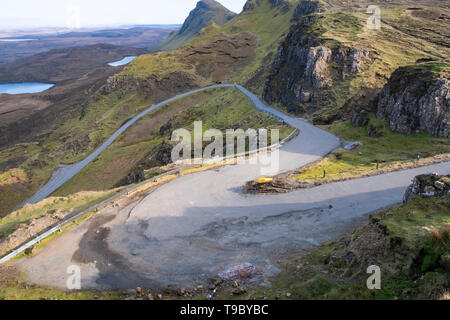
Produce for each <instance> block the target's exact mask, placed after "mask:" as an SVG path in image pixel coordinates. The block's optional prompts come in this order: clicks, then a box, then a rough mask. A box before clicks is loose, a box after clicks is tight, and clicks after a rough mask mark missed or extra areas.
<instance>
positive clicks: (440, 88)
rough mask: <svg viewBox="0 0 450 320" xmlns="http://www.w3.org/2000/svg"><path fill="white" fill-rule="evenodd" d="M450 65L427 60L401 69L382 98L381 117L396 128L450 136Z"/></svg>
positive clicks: (391, 126) (379, 108)
mask: <svg viewBox="0 0 450 320" xmlns="http://www.w3.org/2000/svg"><path fill="white" fill-rule="evenodd" d="M449 67H450V65H449V64H446V63H443V62H442V63H441V62H427V63H422V64H417V65H413V66H407V67H402V68H399V69H397V70H396V71H395V72H394V73H393V74H392V76H391V78H390V80H389V82H388V83H387V84H386V86H385V87H384V88H383V90H382V91H381V92H380V95H379V97H378V112H377V116H378V117H379V118H383V119H387V120H388V121H389V126H390V128H391V129H392V130H393V131H396V132H400V133H405V134H415V133H420V132H427V133H429V134H431V135H433V136H436V137H444V138H450V80H449V77H448V73H447V75H445V73H441V72H440V71H441V70H443V69H444V68H449Z"/></svg>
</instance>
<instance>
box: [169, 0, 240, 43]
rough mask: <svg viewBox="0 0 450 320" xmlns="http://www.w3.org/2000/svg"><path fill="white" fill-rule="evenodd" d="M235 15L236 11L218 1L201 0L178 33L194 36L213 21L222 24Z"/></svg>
mask: <svg viewBox="0 0 450 320" xmlns="http://www.w3.org/2000/svg"><path fill="white" fill-rule="evenodd" d="M235 16H236V14H235V13H234V12H231V11H230V10H228V9H227V8H225V7H224V6H223V5H221V4H220V3H219V2H217V1H214V0H201V1H199V2H198V3H197V6H196V7H195V9H194V10H192V11H191V12H190V14H189V16H188V17H187V19H186V20H185V21H184V24H183V26H182V27H181V29H180V31H179V32H178V34H179V35H180V36H185V35H189V36H191V35H192V36H193V35H196V34H197V33H198V32H199V31H200V30H201V29H202V28H203V27H205V26H206V25H207V24H208V23H209V22H211V21H214V22H215V23H217V24H219V25H221V24H224V23H226V22H228V21H229V20H231V19H232V18H234V17H235Z"/></svg>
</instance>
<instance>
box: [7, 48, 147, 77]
mask: <svg viewBox="0 0 450 320" xmlns="http://www.w3.org/2000/svg"><path fill="white" fill-rule="evenodd" d="M144 53H146V50H145V49H139V48H133V47H123V46H114V45H111V44H95V45H90V46H81V47H67V48H61V49H53V50H50V51H47V52H43V53H39V54H37V55H33V56H31V57H27V58H24V59H20V60H17V61H15V62H12V63H9V64H6V65H3V66H0V83H9V82H52V83H61V82H65V81H68V80H74V79H78V78H80V77H82V76H83V75H85V74H87V73H89V72H92V71H93V70H94V69H96V68H101V67H105V68H107V66H106V64H107V63H108V62H113V61H117V60H121V59H122V58H123V57H125V56H137V55H140V54H144Z"/></svg>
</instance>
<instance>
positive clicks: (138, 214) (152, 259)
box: [16, 85, 450, 289]
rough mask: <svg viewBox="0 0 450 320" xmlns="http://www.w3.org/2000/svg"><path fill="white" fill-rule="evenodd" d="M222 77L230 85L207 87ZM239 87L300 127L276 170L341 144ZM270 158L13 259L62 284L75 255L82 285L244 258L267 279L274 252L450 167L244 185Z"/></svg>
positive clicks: (166, 189) (329, 233) (172, 276)
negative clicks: (307, 183) (291, 184)
mask: <svg viewBox="0 0 450 320" xmlns="http://www.w3.org/2000/svg"><path fill="white" fill-rule="evenodd" d="M223 86H233V85H217V86H213V87H209V88H217V87H223ZM235 87H236V88H237V89H239V90H240V91H241V92H243V93H244V94H245V95H246V96H247V97H248V98H249V99H250V100H251V101H252V103H253V104H254V106H255V108H257V109H259V110H262V111H265V112H268V113H270V114H272V115H274V116H276V117H279V118H280V119H283V120H284V121H285V122H286V123H288V124H290V125H291V126H293V127H295V128H297V129H299V130H300V135H299V136H297V137H295V138H294V139H292V140H291V141H289V143H287V144H285V145H284V146H282V147H281V148H280V149H279V160H280V162H279V167H278V170H277V171H278V172H283V171H286V170H292V169H295V168H298V167H300V166H302V165H305V164H308V163H311V162H313V161H316V160H318V159H320V158H322V157H323V156H325V155H326V154H328V153H329V152H330V151H332V150H334V149H335V148H336V147H338V146H339V145H340V140H339V139H338V138H337V137H335V136H333V135H331V134H330V133H328V132H325V131H323V130H321V129H319V128H317V127H314V126H312V125H310V124H308V123H307V122H305V121H303V120H301V119H298V118H294V117H291V116H289V115H286V114H284V113H282V112H280V111H278V110H275V109H273V108H270V107H268V106H266V105H264V104H263V103H262V102H261V101H260V100H259V99H258V98H257V97H256V96H255V95H253V94H252V93H250V92H249V91H247V90H246V89H245V88H243V87H241V86H235ZM209 88H204V89H201V90H206V89H209ZM201 90H196V91H193V92H191V93H187V94H184V95H179V96H177V97H175V98H172V99H170V100H167V101H165V102H162V103H160V104H158V105H155V106H152V107H151V108H149V109H148V110H146V111H144V112H143V113H141V114H140V115H138V116H136V117H135V118H133V120H131V121H130V122H129V123H127V124H126V125H125V126H124V127H123V128H121V129H120V130H119V131H118V132H116V134H115V135H114V136H113V137H111V138H110V140H108V141H107V142H106V143H105V145H103V146H102V147H101V148H100V149H99V150H97V151H99V152H98V153H97V151H96V152H94V154H92V155H91V156H89V159H91V160H89V161H92V160H93V159H94V158H95V157H96V156H98V154H99V153H100V152H101V151H102V150H104V148H106V147H107V146H108V145H109V144H110V143H111V142H112V141H113V140H114V139H115V138H117V136H118V135H119V134H120V133H121V132H123V131H124V130H126V128H128V127H129V126H131V125H132V124H133V123H134V122H136V121H137V120H139V119H140V118H141V117H142V116H143V115H145V114H146V113H148V112H150V111H151V110H154V109H155V108H157V107H160V106H162V105H164V104H166V103H167V102H170V101H172V100H174V99H177V98H179V97H183V96H186V95H188V94H192V93H195V92H199V91H201ZM111 139H112V140H111ZM108 142H109V144H108ZM85 161H88V160H85ZM85 161H83V163H82V164H81V163H80V164H77V165H74V166H71V167H69V168H68V169H66V168H65V169H63V170H65V171H62V173H59V174H58V175H57V176H55V178H54V181H53V182H52V181H50V183H49V185H48V188H47V189H46V190H45V191H43V192H42V194H41V195H39V197H42V196H43V195H45V194H49V193H48V192H50V191H51V190H56V189H55V188H57V186H58V185H59V186H60V185H62V183H63V181H67V180H68V179H70V178H68V177H69V176H73V175H74V174H76V172H78V171H79V170H81V169H80V168H82V167H84V166H85V165H87V163H89V161H88V162H85ZM263 168H264V164H261V163H258V164H250V163H244V164H238V165H231V166H225V167H222V168H219V169H216V170H210V171H205V172H200V173H196V174H192V175H187V176H182V177H180V178H178V179H176V180H174V181H172V182H170V183H167V184H165V185H163V186H161V187H159V188H157V189H156V190H154V191H153V192H152V193H150V194H149V195H148V196H146V197H145V198H143V199H135V200H134V201H133V200H131V201H130V202H129V203H126V204H124V205H123V206H121V207H119V208H108V209H105V210H104V211H102V212H99V213H98V214H97V215H96V216H95V218H94V219H93V220H91V221H89V222H87V223H83V224H81V225H80V226H78V227H76V228H74V229H73V230H71V231H69V232H67V233H65V234H63V235H62V236H61V237H60V238H59V239H58V241H53V242H52V243H51V244H50V245H48V246H47V247H45V248H44V249H42V250H41V251H39V252H38V253H37V254H36V255H35V256H33V257H32V258H28V259H23V260H21V261H19V262H17V263H16V265H17V266H18V267H19V268H20V269H21V270H23V271H25V272H26V273H27V275H28V279H29V280H30V281H31V282H34V283H38V284H42V285H52V286H56V287H61V288H65V285H66V278H67V274H66V270H67V269H66V268H67V267H68V266H70V265H73V264H77V265H79V266H80V268H81V270H82V287H83V288H84V289H86V288H95V289H128V288H135V287H137V286H141V287H151V288H159V289H165V288H166V287H167V285H168V284H169V283H170V284H173V285H175V286H180V287H181V286H184V287H195V286H196V285H197V284H199V283H205V280H206V279H207V278H208V277H211V276H214V275H217V274H218V273H220V272H223V271H226V270H228V269H229V268H233V267H234V266H236V265H240V264H244V263H245V264H251V265H252V266H254V267H255V270H257V271H258V272H257V274H258V276H257V278H258V279H260V280H261V278H262V281H264V279H266V277H267V276H270V275H273V274H275V273H277V272H278V271H279V270H278V268H277V266H276V265H277V260H278V259H279V258H280V257H281V256H283V254H284V252H287V251H289V250H291V249H298V248H308V247H310V246H314V245H319V244H321V243H323V242H325V241H328V240H330V239H333V238H335V237H337V236H340V235H342V234H343V233H345V232H346V231H348V230H350V229H351V228H353V227H355V226H356V225H358V224H360V223H361V222H362V221H364V219H366V218H367V216H368V215H369V214H370V213H373V212H375V211H378V210H380V209H383V208H385V207H389V206H392V205H395V204H398V203H400V202H401V201H402V198H403V194H404V191H405V189H406V187H407V186H408V185H409V184H410V183H411V179H412V178H413V177H414V176H416V175H418V174H421V173H428V172H439V173H441V174H449V173H450V163H440V164H436V165H432V166H428V167H422V168H417V169H411V170H405V171H398V172H393V173H388V174H383V175H379V176H374V177H369V178H363V179H355V180H349V181H344V182H338V183H332V184H327V185H322V186H319V187H316V188H312V189H304V190H296V191H293V192H290V193H286V194H279V195H247V194H243V193H242V186H243V184H244V183H245V182H246V181H249V180H252V179H255V178H257V177H260V176H261V170H262V169H263ZM46 187H47V186H46ZM39 197H36V198H35V199H38V198H39Z"/></svg>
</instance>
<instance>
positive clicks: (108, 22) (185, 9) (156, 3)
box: [0, 0, 246, 29]
mask: <svg viewBox="0 0 450 320" xmlns="http://www.w3.org/2000/svg"><path fill="white" fill-rule="evenodd" d="M197 1H198V0H57V1H55V0H38V1H36V0H9V1H2V4H1V10H0V29H11V28H32V27H71V28H79V27H81V28H90V27H98V26H119V25H128V24H181V23H183V21H184V19H186V17H187V16H188V14H189V12H190V11H191V10H192V9H193V8H194V7H195V5H196V3H197ZM218 2H220V3H221V4H222V5H224V6H225V7H227V8H228V9H229V10H231V11H234V12H236V13H239V12H241V11H242V8H243V6H244V3H245V2H246V0H218Z"/></svg>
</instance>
